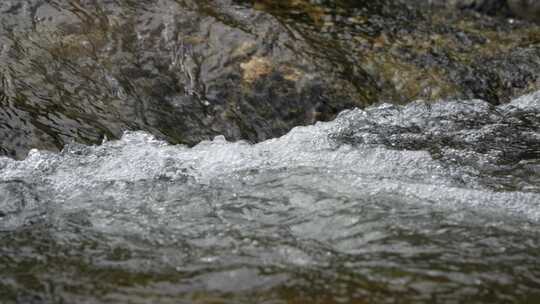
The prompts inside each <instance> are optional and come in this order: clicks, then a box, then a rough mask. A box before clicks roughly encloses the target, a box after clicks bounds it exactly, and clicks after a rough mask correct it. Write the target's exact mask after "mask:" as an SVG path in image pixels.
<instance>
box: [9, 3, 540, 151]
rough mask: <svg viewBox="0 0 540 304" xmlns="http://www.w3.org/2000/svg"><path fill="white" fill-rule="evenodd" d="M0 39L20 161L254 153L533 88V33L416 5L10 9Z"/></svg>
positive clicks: (539, 68)
mask: <svg viewBox="0 0 540 304" xmlns="http://www.w3.org/2000/svg"><path fill="white" fill-rule="evenodd" d="M430 3H431V2H430ZM0 24H2V26H0V46H1V47H0V154H3V155H8V156H11V157H16V158H22V157H24V156H25V155H26V153H27V152H28V151H29V149H31V148H40V149H48V150H58V149H61V148H62V147H63V146H64V144H65V143H67V142H70V141H78V142H82V143H87V144H94V143H99V142H100V141H101V140H102V139H103V138H104V137H105V136H106V137H108V138H117V137H118V136H120V135H121V134H122V132H123V131H125V130H129V129H138V130H145V131H148V132H151V133H153V134H155V135H156V136H157V137H159V138H162V139H166V140H168V141H170V142H172V143H183V144H188V145H192V144H196V143H197V142H199V141H201V140H204V139H208V138H211V137H213V136H216V135H218V134H223V135H225V137H226V138H228V139H230V140H238V139H246V140H249V141H253V142H255V141H261V140H264V139H267V138H270V137H275V136H280V135H282V134H284V133H286V132H287V131H288V130H289V129H290V128H292V127H294V126H296V125H304V124H310V123H313V122H315V121H317V120H327V119H332V118H333V117H334V116H335V114H336V113H338V112H339V111H341V110H343V109H345V108H350V107H362V106H365V105H367V104H370V103H374V102H379V101H392V102H397V103H404V102H408V101H410V100H413V99H419V98H422V99H428V100H435V99H439V98H482V99H485V100H487V101H489V102H491V103H493V104H498V103H503V102H507V101H508V100H510V98H512V97H515V96H517V95H520V94H524V93H527V92H530V91H532V90H536V89H538V88H539V87H540V85H539V82H538V81H537V75H540V74H539V72H540V50H539V49H538V41H540V30H539V28H538V27H537V26H536V25H531V24H529V23H527V22H522V21H516V22H509V21H508V20H507V19H506V18H505V16H502V15H499V16H495V17H491V16H488V15H482V14H478V13H476V12H475V11H472V10H465V11H463V10H457V9H453V8H448V7H437V6H431V5H430V7H426V5H425V1H424V0H416V1H404V0H382V1H353V0H341V1H307V0H294V1H293V0H291V1H269V0H268V1H267V0H262V1H249V0H185V1H175V0H159V1H150V0H143V1H127V0H126V1H112V0H100V1H83V0H80V1H59V0H22V1H21V0H6V1H2V2H1V3H0Z"/></svg>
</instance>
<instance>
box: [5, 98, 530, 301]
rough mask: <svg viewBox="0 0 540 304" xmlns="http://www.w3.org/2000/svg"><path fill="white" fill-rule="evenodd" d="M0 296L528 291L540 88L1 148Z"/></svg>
mask: <svg viewBox="0 0 540 304" xmlns="http://www.w3.org/2000/svg"><path fill="white" fill-rule="evenodd" d="M0 274H1V275H0V301H1V302H2V303H14V302H20V303H43V302H57V303H96V302H102V303H118V302H126V303H158V302H159V303H305V302H308V301H310V302H314V303H435V302H440V303H443V302H444V303H479V302H482V303H495V302H499V303H538V302H537V301H539V300H540V93H536V94H532V95H528V96H524V97H522V98H519V99H517V100H514V101H513V102H511V103H509V104H507V105H502V106H498V107H495V106H491V105H489V104H487V103H485V102H483V101H479V100H468V101H440V102H437V103H424V102H421V101H418V102H413V103H411V104H409V105H406V106H394V105H388V104H381V105H377V106H372V107H370V108H367V109H365V110H359V109H353V110H349V111H345V112H343V113H341V114H340V115H339V116H338V117H337V118H336V119H335V120H334V121H331V122H325V123H317V124H316V125H314V126H308V127H297V128H295V129H293V130H292V131H291V132H289V133H288V134H286V135H285V136H283V137H281V138H277V139H271V140H267V141H264V142H261V143H259V144H248V143H245V142H234V143H233V142H228V141H226V140H225V139H224V138H223V137H220V136H218V137H216V138H215V139H214V140H212V141H205V142H201V143H200V144H198V145H196V146H194V147H192V148H189V147H186V146H181V145H169V144H167V143H165V142H162V141H159V140H156V139H155V138H153V137H152V136H151V135H149V134H147V133H144V132H128V133H125V134H124V136H123V137H122V138H121V140H117V141H108V142H104V143H103V144H102V145H99V146H83V145H78V144H71V145H68V146H66V147H65V148H64V150H63V151H62V152H61V153H52V152H46V151H38V150H32V151H31V152H30V154H29V155H28V157H27V158H26V159H25V160H22V161H16V160H12V159H9V158H0Z"/></svg>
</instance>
